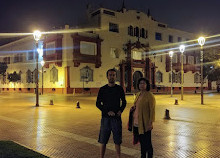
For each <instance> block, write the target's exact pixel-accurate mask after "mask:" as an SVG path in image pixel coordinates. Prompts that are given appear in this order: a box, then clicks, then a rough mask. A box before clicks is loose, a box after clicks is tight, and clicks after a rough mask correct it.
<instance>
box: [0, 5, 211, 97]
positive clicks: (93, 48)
mask: <svg viewBox="0 0 220 158" xmlns="http://www.w3.org/2000/svg"><path fill="white" fill-rule="evenodd" d="M88 17H89V19H88V25H87V27H90V26H92V27H93V29H90V30H91V31H90V32H79V33H60V34H54V35H45V37H44V39H43V47H44V54H43V57H41V58H39V62H40V61H41V60H43V59H44V60H45V62H46V64H45V67H44V70H45V72H44V79H43V82H44V91H45V92H48V93H73V92H82V91H83V88H84V89H85V88H87V89H88V90H90V91H91V92H97V90H98V89H99V87H101V86H103V85H104V84H106V83H107V79H106V71H107V70H108V69H110V68H115V69H117V70H118V73H119V74H120V77H119V78H118V80H117V83H118V84H121V85H122V86H123V87H124V88H125V89H126V91H127V92H132V91H135V89H136V86H135V84H136V82H137V79H138V78H139V77H141V76H143V77H147V78H148V79H149V80H150V83H151V84H152V87H154V88H155V91H156V90H161V89H158V88H156V87H163V89H162V90H163V91H168V89H169V87H170V85H171V83H170V81H169V73H170V65H169V64H170V59H169V56H168V51H169V49H172V48H174V52H175V54H176V56H177V58H176V61H175V60H174V62H173V63H174V65H173V68H174V72H175V74H176V81H175V80H174V83H173V87H175V89H174V90H176V91H179V87H181V84H180V82H179V81H178V74H179V73H180V53H179V51H178V49H177V47H178V46H179V45H180V44H181V43H184V42H185V41H188V40H193V39H196V36H195V35H193V34H192V33H188V32H184V31H181V30H177V29H173V28H169V27H168V26H167V25H166V24H163V23H160V22H157V21H155V20H153V18H152V17H151V16H150V15H147V14H145V13H142V12H138V11H135V10H126V9H123V11H120V12H116V11H112V10H109V9H105V8H100V9H98V10H96V11H93V12H91V13H89V15H88ZM58 31H59V30H58ZM65 31H67V32H68V31H71V29H69V27H68V26H66V28H65ZM138 32H139V33H138ZM138 34H139V35H138ZM178 40H179V41H178ZM180 40H181V41H180ZM186 44H190V43H186ZM194 47H195V46H194ZM34 48H35V42H34V41H33V38H32V37H26V38H23V39H21V40H18V41H15V42H12V43H9V44H6V45H3V46H0V51H1V58H0V62H3V61H4V60H5V59H4V58H5V57H10V64H8V69H7V73H13V72H14V71H16V72H17V73H19V72H20V71H21V81H20V82H18V83H16V84H13V85H12V84H11V83H8V81H6V82H3V77H1V84H0V86H1V88H4V89H7V88H9V91H11V90H10V89H12V88H13V89H14V88H20V89H21V90H20V91H23V92H26V91H27V90H26V89H28V88H29V91H30V89H33V88H35V83H32V82H31V83H27V71H28V70H30V71H31V72H33V71H34V70H35V67H36V61H35V59H36V58H35V55H34V56H33V59H32V60H29V59H28V55H29V54H30V52H33V50H34ZM19 51H20V52H19ZM17 54H23V56H22V58H23V60H22V61H19V62H16V63H14V58H15V55H17ZM33 54H35V53H33ZM184 55H185V57H184V71H185V73H184V88H185V89H186V90H196V87H198V88H199V87H200V83H198V81H195V79H194V78H195V74H197V77H198V75H200V69H199V66H195V65H196V64H197V65H199V64H198V63H196V59H198V57H199V51H198V50H197V51H191V50H187V48H186V51H185V52H184ZM83 68H84V69H83ZM41 70H42V69H41V65H40V64H39V82H40V83H39V87H40V88H41V85H42V77H41V76H42V71H41ZM53 70H55V71H53ZM56 71H57V72H58V74H56ZM51 78H52V79H51ZM13 86H14V87H13ZM204 87H208V81H207V80H206V81H205V84H204Z"/></svg>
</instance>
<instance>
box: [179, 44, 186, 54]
mask: <svg viewBox="0 0 220 158" xmlns="http://www.w3.org/2000/svg"><path fill="white" fill-rule="evenodd" d="M179 50H180V52H181V53H183V52H184V51H185V46H184V45H180V47H179Z"/></svg>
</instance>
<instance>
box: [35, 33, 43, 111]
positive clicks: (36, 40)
mask: <svg viewBox="0 0 220 158" xmlns="http://www.w3.org/2000/svg"><path fill="white" fill-rule="evenodd" d="M33 36H34V40H35V42H36V50H37V48H38V41H39V40H40V38H41V32H40V31H38V30H36V31H34V32H33ZM35 52H36V70H37V75H36V76H37V77H36V81H35V82H36V91H35V93H36V107H38V106H39V93H38V86H39V85H38V52H37V51H35Z"/></svg>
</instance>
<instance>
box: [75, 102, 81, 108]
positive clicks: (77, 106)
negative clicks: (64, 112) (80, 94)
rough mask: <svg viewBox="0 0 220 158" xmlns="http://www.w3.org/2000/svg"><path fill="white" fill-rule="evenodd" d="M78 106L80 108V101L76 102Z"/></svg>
mask: <svg viewBox="0 0 220 158" xmlns="http://www.w3.org/2000/svg"><path fill="white" fill-rule="evenodd" d="M76 108H78V109H80V103H79V101H77V102H76Z"/></svg>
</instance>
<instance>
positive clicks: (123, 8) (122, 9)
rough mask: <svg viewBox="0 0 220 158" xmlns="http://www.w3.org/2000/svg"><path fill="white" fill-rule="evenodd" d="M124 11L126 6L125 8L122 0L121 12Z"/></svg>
mask: <svg viewBox="0 0 220 158" xmlns="http://www.w3.org/2000/svg"><path fill="white" fill-rule="evenodd" d="M125 11H126V8H125V0H123V2H122V8H121V12H122V13H124V12H125Z"/></svg>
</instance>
